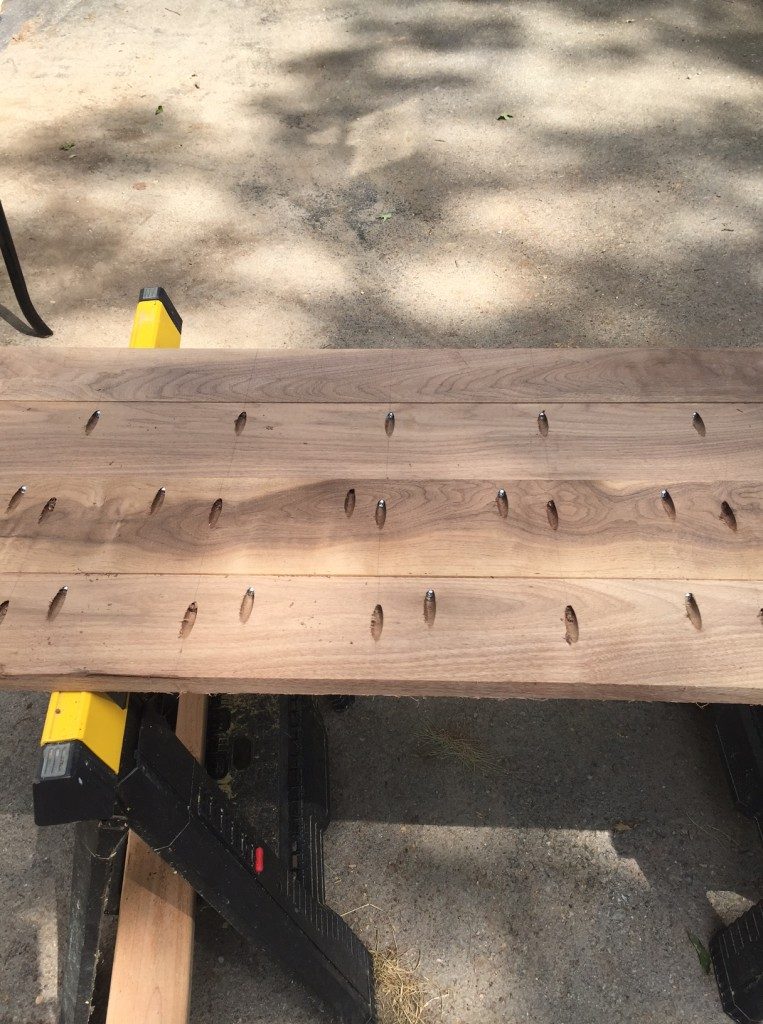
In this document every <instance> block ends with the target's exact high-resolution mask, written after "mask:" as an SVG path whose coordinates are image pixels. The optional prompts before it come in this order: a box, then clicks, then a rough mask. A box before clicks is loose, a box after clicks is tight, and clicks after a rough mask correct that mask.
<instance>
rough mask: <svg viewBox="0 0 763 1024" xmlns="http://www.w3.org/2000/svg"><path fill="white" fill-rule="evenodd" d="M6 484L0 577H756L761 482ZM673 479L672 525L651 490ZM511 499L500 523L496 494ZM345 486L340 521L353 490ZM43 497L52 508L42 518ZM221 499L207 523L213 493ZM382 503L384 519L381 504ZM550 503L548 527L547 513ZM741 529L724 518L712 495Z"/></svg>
mask: <svg viewBox="0 0 763 1024" xmlns="http://www.w3.org/2000/svg"><path fill="white" fill-rule="evenodd" d="M25 481H26V485H27V491H26V493H25V494H24V495H23V497H20V498H18V500H17V501H16V502H14V503H13V506H14V507H13V508H12V509H11V510H10V511H8V510H7V505H8V503H9V500H11V499H12V496H13V495H14V492H15V491H16V488H17V479H16V478H12V477H6V476H2V477H0V507H1V508H2V509H3V510H4V511H2V512H0V565H2V567H3V570H4V571H5V572H22V571H25V572H58V573H76V572H91V573H92V572H119V573H151V572H153V571H154V570H155V569H157V568H160V569H161V571H162V572H163V573H194V572H204V573H205V574H213V573H239V574H242V573H246V574H251V575H344V576H351V575H355V576H371V575H376V574H381V575H383V576H384V575H388V576H425V575H427V574H429V575H432V576H471V577H475V576H493V577H503V576H518V577H525V576H537V577H559V576H567V577H570V578H574V577H583V578H586V577H592V576H598V577H604V578H606V577H612V578H617V577H633V578H655V579H659V578H666V579H672V578H675V577H680V576H682V575H685V576H692V577H700V578H706V579H748V580H756V579H760V578H761V576H763V483H755V482H746V483H733V482H732V483H728V484H712V485H711V484H703V483H688V484H681V483H678V484H673V483H672V482H670V481H654V482H652V483H648V482H643V481H641V482H638V483H611V482H606V481H587V480H586V481H576V480H502V481H500V482H498V481H491V480H468V481H460V480H446V481H442V480H424V481H420V480H415V481H399V480H384V479H380V480H354V479H348V478H345V479H333V480H331V479H326V480H320V479H319V480H315V479H302V480H297V479H285V480H261V481H260V480H250V479H247V478H242V477H239V476H236V477H235V479H232V480H228V481H227V482H226V483H224V484H223V485H222V486H221V484H220V480H219V479H217V478H212V479H210V478H193V477H189V478H182V479H178V480H177V481H173V483H172V484H171V485H170V486H169V487H168V488H167V490H166V493H165V496H164V498H163V501H162V504H161V505H160V506H159V507H158V508H156V509H155V511H154V512H153V513H152V512H151V506H152V503H153V499H154V498H155V496H156V490H157V488H156V479H154V480H140V479H136V478H132V477H122V476H119V477H101V478H93V477H78V478H71V479H62V478H60V477H34V478H31V477H25ZM665 482H668V483H669V492H670V495H671V499H672V501H673V505H674V508H675V518H670V517H669V515H668V514H667V513H666V509H665V507H664V504H663V502H662V500H661V498H660V494H661V488H662V484H663V483H665ZM499 483H500V484H502V485H504V487H505V490H506V494H507V501H506V508H505V512H506V515H505V518H504V517H503V516H502V514H501V511H500V509H499V504H498V502H497V501H496V496H497V492H498V485H499ZM351 489H352V490H353V491H354V505H353V506H352V512H351V514H350V515H348V514H347V512H346V510H345V504H346V502H347V495H348V493H349V491H350V490H351ZM51 497H55V498H56V505H55V508H54V509H53V511H52V512H50V513H48V514H47V515H46V516H45V517H44V519H43V522H39V517H40V514H41V512H42V510H43V509H44V508H45V506H46V504H47V502H48V501H49V500H50V498H51ZM218 498H222V501H223V504H222V510H221V512H220V516H219V519H217V522H216V525H215V526H214V527H210V525H209V521H210V513H211V511H212V508H213V505H214V502H215V501H216V500H217V499H218ZM382 498H383V499H384V501H385V504H386V516H385V520H384V525H383V527H382V528H380V527H379V526H378V525H377V517H376V506H377V502H378V501H379V500H380V499H382ZM549 501H553V502H554V506H555V509H556V512H557V517H558V525H557V529H556V530H555V531H554V530H553V529H552V528H551V525H550V521H549V513H548V509H547V503H548V502H549ZM724 501H725V502H727V503H728V504H729V505H730V507H731V509H732V510H733V512H734V517H735V523H736V529H735V530H733V529H731V528H730V527H729V525H727V523H726V522H725V521H724V520H723V519H722V518H721V511H722V507H721V506H722V502H724Z"/></svg>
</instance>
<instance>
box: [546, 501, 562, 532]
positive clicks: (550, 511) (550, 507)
mask: <svg viewBox="0 0 763 1024" xmlns="http://www.w3.org/2000/svg"><path fill="white" fill-rule="evenodd" d="M546 516H547V518H548V525H549V526H550V527H551V529H552V530H558V529H559V513H558V512H557V511H556V502H555V501H554V499H553V498H552V499H551V500H550V501H547V502H546Z"/></svg>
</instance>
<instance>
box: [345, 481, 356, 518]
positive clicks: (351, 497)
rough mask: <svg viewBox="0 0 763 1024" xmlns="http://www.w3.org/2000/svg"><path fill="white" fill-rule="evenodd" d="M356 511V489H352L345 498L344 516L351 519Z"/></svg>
mask: <svg viewBox="0 0 763 1024" xmlns="http://www.w3.org/2000/svg"><path fill="white" fill-rule="evenodd" d="M354 511H355V488H354V487H351V488H350V489H349V491H348V492H347V494H345V496H344V514H345V515H346V516H347V518H348V519H349V518H350V516H351V515H352V513H353V512H354Z"/></svg>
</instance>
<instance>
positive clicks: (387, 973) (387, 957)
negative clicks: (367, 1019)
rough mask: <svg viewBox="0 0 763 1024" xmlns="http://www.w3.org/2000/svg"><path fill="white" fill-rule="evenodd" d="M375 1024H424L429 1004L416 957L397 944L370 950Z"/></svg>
mask: <svg viewBox="0 0 763 1024" xmlns="http://www.w3.org/2000/svg"><path fill="white" fill-rule="evenodd" d="M373 958H374V975H375V977H376V1011H377V1021H378V1024H425V1021H426V1017H425V1013H426V1009H427V1006H428V1004H429V1002H430V1001H429V1000H428V999H427V994H426V989H425V986H424V980H423V979H422V977H421V975H420V974H419V960H420V958H419V956H418V954H417V953H414V952H413V950H410V949H408V950H404V951H402V952H401V951H400V950H399V949H398V948H397V943H395V942H393V943H392V944H391V945H389V946H384V947H380V946H378V945H377V947H376V948H375V949H374V950H373Z"/></svg>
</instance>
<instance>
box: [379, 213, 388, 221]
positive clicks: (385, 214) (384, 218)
mask: <svg viewBox="0 0 763 1024" xmlns="http://www.w3.org/2000/svg"><path fill="white" fill-rule="evenodd" d="M391 216H392V214H391V213H380V214H379V216H378V217H377V218H376V219H377V220H389V219H390V217H391Z"/></svg>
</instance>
